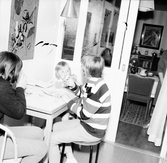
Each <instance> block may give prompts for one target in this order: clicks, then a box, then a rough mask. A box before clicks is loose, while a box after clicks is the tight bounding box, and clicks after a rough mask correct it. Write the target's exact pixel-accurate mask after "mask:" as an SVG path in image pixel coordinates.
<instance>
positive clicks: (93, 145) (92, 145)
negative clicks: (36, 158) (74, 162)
mask: <svg viewBox="0 0 167 163" xmlns="http://www.w3.org/2000/svg"><path fill="white" fill-rule="evenodd" d="M101 141H102V140H99V141H95V142H73V143H74V144H77V145H79V146H89V147H90V152H89V163H92V154H93V147H95V146H97V149H96V156H95V163H97V161H98V155H99V148H100V143H101ZM64 151H65V143H63V147H62V153H61V158H60V163H63V158H64Z"/></svg>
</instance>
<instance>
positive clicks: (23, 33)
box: [8, 0, 39, 60]
mask: <svg viewBox="0 0 167 163" xmlns="http://www.w3.org/2000/svg"><path fill="white" fill-rule="evenodd" d="M38 5H39V0H12V5H11V18H10V30H9V43H8V49H9V51H11V52H13V53H15V54H17V55H18V56H19V57H20V58H21V59H22V60H26V59H32V58H33V56H34V46H35V36H36V26H37V13H38Z"/></svg>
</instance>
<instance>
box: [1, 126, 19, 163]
mask: <svg viewBox="0 0 167 163" xmlns="http://www.w3.org/2000/svg"><path fill="white" fill-rule="evenodd" d="M0 130H1V131H4V136H3V144H2V149H1V155H0V163H19V162H21V160H22V158H18V157H17V143H16V139H15V136H14V134H13V133H12V131H11V130H10V129H9V128H7V127H6V126H4V125H2V124H0ZM8 138H10V139H11V140H12V142H13V145H14V159H6V160H4V153H5V147H6V142H7V139H8Z"/></svg>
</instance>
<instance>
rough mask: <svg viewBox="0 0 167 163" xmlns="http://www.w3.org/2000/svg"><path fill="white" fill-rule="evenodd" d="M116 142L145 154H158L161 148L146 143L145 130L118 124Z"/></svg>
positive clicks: (139, 127)
mask: <svg viewBox="0 0 167 163" xmlns="http://www.w3.org/2000/svg"><path fill="white" fill-rule="evenodd" d="M116 142H117V143H119V144H124V145H127V146H129V147H133V148H136V149H140V150H143V151H146V152H153V153H156V154H159V153H160V150H161V147H156V146H154V143H152V142H149V141H148V135H147V128H143V127H141V126H137V125H132V124H128V123H123V122H119V125H118V131H117V136H116Z"/></svg>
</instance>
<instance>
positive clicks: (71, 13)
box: [61, 0, 77, 18]
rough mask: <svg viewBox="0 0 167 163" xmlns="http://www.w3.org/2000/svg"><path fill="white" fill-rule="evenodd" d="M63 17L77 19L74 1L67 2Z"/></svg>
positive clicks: (68, 0)
mask: <svg viewBox="0 0 167 163" xmlns="http://www.w3.org/2000/svg"><path fill="white" fill-rule="evenodd" d="M61 16H63V17H70V18H77V13H76V10H75V4H74V0H67V2H66V4H65V6H64V8H63V10H62V13H61Z"/></svg>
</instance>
